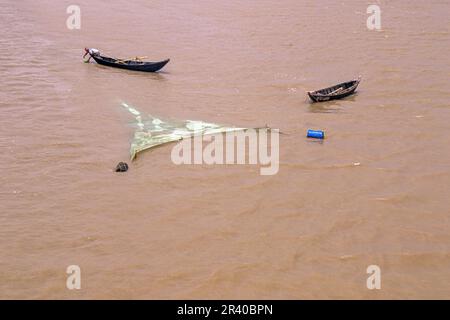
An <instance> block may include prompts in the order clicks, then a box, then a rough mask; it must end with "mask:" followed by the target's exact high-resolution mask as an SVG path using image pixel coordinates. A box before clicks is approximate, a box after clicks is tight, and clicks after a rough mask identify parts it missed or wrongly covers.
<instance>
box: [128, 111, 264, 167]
mask: <svg viewBox="0 0 450 320" xmlns="http://www.w3.org/2000/svg"><path fill="white" fill-rule="evenodd" d="M122 106H123V107H124V108H125V109H126V110H128V112H130V113H131V114H132V115H133V116H134V117H135V119H136V132H135V133H134V137H133V140H132V142H131V148H130V156H131V160H134V159H135V158H136V155H137V154H138V153H139V152H142V151H144V150H147V149H150V148H153V147H156V146H160V145H162V144H165V143H169V142H174V141H179V140H181V139H185V138H192V137H194V136H198V135H208V134H217V133H225V132H232V131H242V130H247V129H248V128H237V127H232V126H231V127H230V126H224V125H220V124H215V123H209V122H204V121H194V120H185V121H172V120H163V119H161V118H157V117H154V116H152V115H147V116H145V115H143V114H142V113H141V112H139V111H138V110H137V109H135V108H133V107H131V106H129V105H128V104H126V103H122ZM265 128H266V129H269V128H267V127H265ZM255 129H258V128H255Z"/></svg>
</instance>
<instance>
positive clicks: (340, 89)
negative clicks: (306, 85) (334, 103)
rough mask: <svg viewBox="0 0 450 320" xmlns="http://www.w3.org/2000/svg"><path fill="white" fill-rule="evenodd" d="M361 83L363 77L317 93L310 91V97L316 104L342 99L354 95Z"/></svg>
mask: <svg viewBox="0 0 450 320" xmlns="http://www.w3.org/2000/svg"><path fill="white" fill-rule="evenodd" d="M360 82H361V76H359V78H358V79H355V80H352V81H347V82H343V83H340V84H337V85H335V86H332V87H328V88H324V89H320V90H316V91H308V96H309V97H310V98H311V100H312V101H314V102H322V101H329V100H335V99H342V98H345V97H347V96H349V95H351V94H353V93H354V92H355V90H356V88H357V87H358V85H359V83H360Z"/></svg>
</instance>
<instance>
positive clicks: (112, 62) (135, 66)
mask: <svg viewBox="0 0 450 320" xmlns="http://www.w3.org/2000/svg"><path fill="white" fill-rule="evenodd" d="M84 50H85V52H86V53H85V54H84V56H83V58H84V57H86V55H88V54H89V56H90V57H89V59H88V61H87V62H89V60H90V59H91V58H92V59H94V60H95V62H97V63H98V64H101V65H103V66H108V67H114V68H120V69H126V70H132V71H143V72H156V71H158V70H161V69H162V68H163V67H164V66H165V65H166V64H167V63H168V62H169V61H170V59H167V60H163V61H158V62H147V61H142V60H141V58H139V57H136V58H134V59H116V58H111V57H106V56H103V55H101V54H100V52H99V51H98V50H97V49H88V48H85V49H84Z"/></svg>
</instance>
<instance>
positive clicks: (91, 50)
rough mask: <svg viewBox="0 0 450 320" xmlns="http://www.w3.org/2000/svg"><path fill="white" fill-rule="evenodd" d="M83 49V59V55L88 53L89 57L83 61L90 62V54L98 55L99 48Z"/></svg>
mask: <svg viewBox="0 0 450 320" xmlns="http://www.w3.org/2000/svg"><path fill="white" fill-rule="evenodd" d="M84 51H85V52H86V53H85V54H84V56H83V59H84V57H86V56H87V55H88V54H89V59H88V60H87V61H85V62H90V61H91V58H92V56H99V55H100V50H98V49H94V48H84Z"/></svg>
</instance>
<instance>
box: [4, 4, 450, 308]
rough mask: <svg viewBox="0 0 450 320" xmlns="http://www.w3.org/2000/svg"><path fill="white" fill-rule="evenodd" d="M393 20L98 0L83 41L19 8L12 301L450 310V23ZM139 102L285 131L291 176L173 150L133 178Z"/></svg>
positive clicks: (409, 10)
mask: <svg viewBox="0 0 450 320" xmlns="http://www.w3.org/2000/svg"><path fill="white" fill-rule="evenodd" d="M374 2H375V4H378V5H379V6H380V8H381V27H382V29H381V31H375V30H369V29H368V28H367V26H366V20H367V18H368V17H369V14H367V13H366V9H367V7H368V6H369V5H370V4H371V3H370V2H366V1H331V0H329V1H328V0H314V1H313V0H310V1H299V0H283V1H274V0H258V1H256V0H248V1H236V0H230V1H212V0H210V1H205V0H196V1H191V0H189V1H186V0H173V1H172V0H171V1H143V0H137V1H122V0H119V1H87V0H79V1H77V4H78V5H79V6H80V8H81V29H80V30H70V29H68V28H67V27H66V19H67V18H68V16H69V14H67V13H66V8H67V7H68V6H69V5H71V4H73V3H72V1H53V0H52V1H50V0H43V1H29V0H24V1H13V0H1V1H0V74H1V80H0V84H1V86H0V150H1V153H0V163H1V168H2V170H1V175H0V298H4V299H15V298H23V299H31V298H37V299H51V298H61V299H75V298H82V299H88V298H92V299H112V298H132V299H147V298H150V299H153V298H164V299H175V298H197V299H203V298H218V299H221V298H236V299H241V298H245V299H247V298H248V299H260V298H264V299H269V298H273V299H283V298H285V299H315V298H323V299H330V298H339V299H343V298H348V299H355V298H363V299H372V298H373V299H380V298H387V299H398V298H449V297H450V200H449V183H450V164H449V159H450V148H449V142H450V138H449V137H450V125H449V120H450V105H449V102H450V90H449V84H450V83H449V76H450V55H449V52H450V41H449V40H450V38H449V32H450V30H449V28H450V24H449V19H448V17H449V14H450V4H449V2H448V1H446V0H445V1H443V0H430V1H406V0H397V1H374ZM84 47H95V48H98V49H100V50H101V51H102V52H104V53H105V54H109V55H112V56H118V57H129V56H144V55H145V56H149V59H150V60H162V59H165V58H171V62H170V63H169V64H168V65H167V66H166V67H165V68H164V69H163V71H162V72H160V73H157V74H141V73H132V72H128V71H122V70H119V69H112V68H107V67H102V66H99V65H96V64H83V63H82V60H81V56H82V54H83V51H82V49H83V48H84ZM358 75H362V77H363V80H362V82H361V84H360V87H359V90H358V92H357V94H356V95H354V96H351V97H349V98H347V99H345V100H339V101H335V102H326V103H321V104H311V103H310V102H309V101H308V99H307V96H306V91H308V90H313V89H319V88H322V87H325V86H328V85H332V84H335V83H338V82H342V81H346V80H350V79H353V78H354V77H356V76H358ZM122 102H125V103H127V104H130V105H133V106H135V107H136V108H137V109H139V110H140V111H141V112H143V113H147V114H148V113H151V114H155V115H159V116H161V117H168V118H173V119H198V120H204V121H210V122H214V123H225V124H233V125H236V126H243V127H256V126H264V125H265V124H268V125H270V126H271V127H273V128H280V130H282V131H283V132H284V133H285V134H284V135H280V166H279V172H278V174H276V175H272V176H261V175H260V174H259V167H258V166H254V165H227V166H225V165H213V166H210V165H184V166H183V165H181V166H177V165H175V164H173V163H172V161H171V158H170V155H171V150H172V147H173V146H172V145H166V146H162V147H159V148H157V149H155V150H151V151H147V152H145V153H143V154H142V155H140V156H139V157H138V158H137V160H136V161H134V162H133V163H131V162H129V146H130V140H131V138H132V136H133V133H134V128H133V127H132V126H131V125H130V124H131V122H132V120H133V119H132V118H130V115H129V114H128V113H127V112H125V111H124V109H123V108H121V106H120V104H121V103H122ZM307 129H322V130H324V131H325V132H326V139H325V140H324V141H323V142H322V143H318V142H315V141H311V140H308V139H306V137H305V134H306V130H307ZM119 161H128V162H129V163H130V170H129V171H128V172H127V173H125V174H116V173H114V172H113V169H114V167H115V165H116V164H117V163H118V162H119ZM355 163H356V164H359V165H355ZM69 265H78V266H80V268H81V275H82V278H81V279H82V280H81V281H82V282H81V286H82V288H81V290H68V289H67V288H66V279H67V274H66V268H67V266H69ZM369 265H378V266H379V267H380V268H381V276H382V288H381V290H368V289H367V287H366V279H367V277H368V274H367V273H366V269H367V267H368V266H369Z"/></svg>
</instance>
